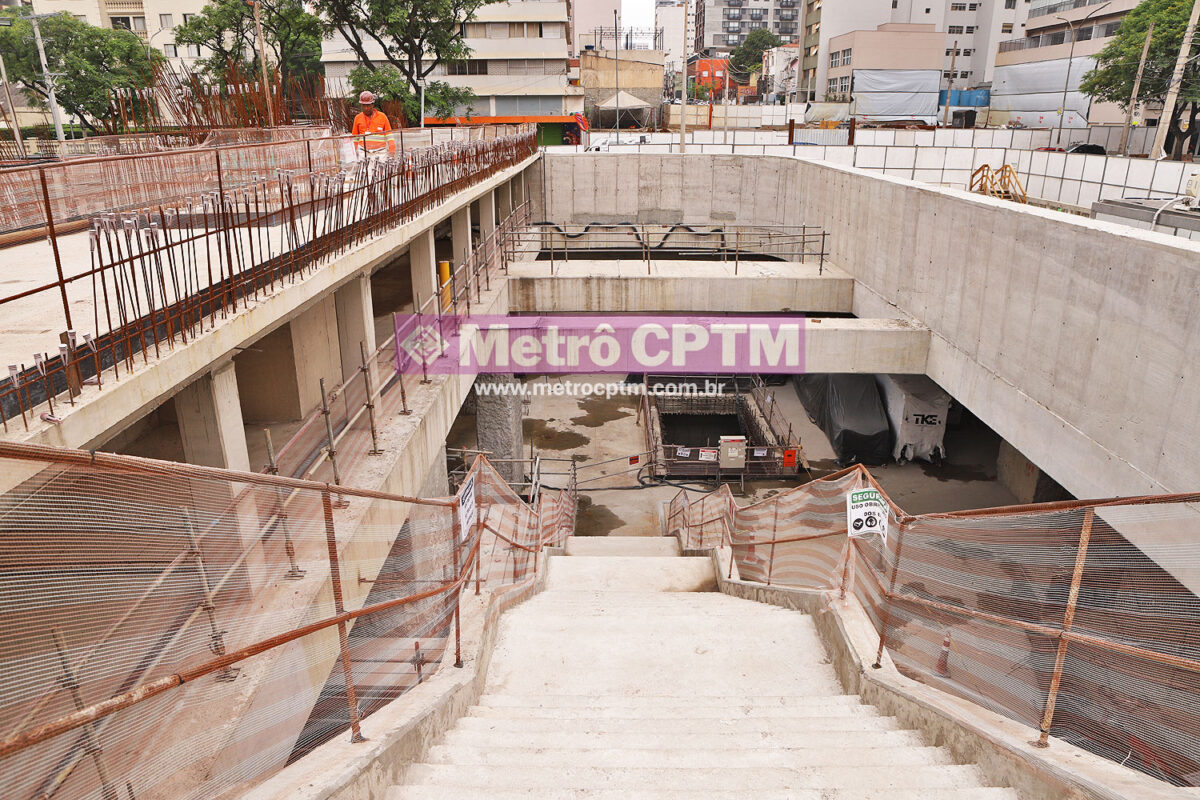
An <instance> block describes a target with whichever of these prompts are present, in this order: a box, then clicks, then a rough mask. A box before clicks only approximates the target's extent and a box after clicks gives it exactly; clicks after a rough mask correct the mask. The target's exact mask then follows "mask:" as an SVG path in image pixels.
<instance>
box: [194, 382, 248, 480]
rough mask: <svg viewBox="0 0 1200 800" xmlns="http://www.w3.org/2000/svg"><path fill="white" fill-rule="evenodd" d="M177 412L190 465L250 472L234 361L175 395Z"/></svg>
mask: <svg viewBox="0 0 1200 800" xmlns="http://www.w3.org/2000/svg"><path fill="white" fill-rule="evenodd" d="M175 413H176V416H177V417H178V420H179V436H180V438H181V439H182V440H183V453H184V457H185V458H186V459H187V462H188V463H189V464H200V465H201V466H206V467H223V468H225V469H237V470H244V471H249V469H250V455H249V453H248V452H247V450H246V431H245V428H244V427H243V425H242V406H241V402H240V401H239V399H238V386H237V375H236V373H235V372H234V366H233V362H232V361H229V362H226V363H224V364H222V365H220V366H218V367H216V368H214V369H213V370H212V372H210V373H208V374H207V375H203V376H201V377H200V378H199V379H197V380H195V381H193V382H192V383H190V384H188V385H187V386H186V387H184V388H183V390H182V391H180V392H179V394H177V395H175Z"/></svg>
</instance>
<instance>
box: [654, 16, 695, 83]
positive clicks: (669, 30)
mask: <svg viewBox="0 0 1200 800" xmlns="http://www.w3.org/2000/svg"><path fill="white" fill-rule="evenodd" d="M685 17H686V21H687V22H686V24H687V30H686V31H685V30H684V19H685ZM654 27H656V28H660V29H662V32H663V46H662V47H663V51H664V52H665V53H666V62H665V63H666V67H667V69H668V70H675V71H679V70H682V69H683V61H684V58H685V56H684V41H685V37H686V41H687V42H688V43H689V44H690V43H691V42H693V41H695V39H696V18H695V15H694V14H689V13H687V6H686V4H685V3H684V0H657V2H656V3H655V5H654Z"/></svg>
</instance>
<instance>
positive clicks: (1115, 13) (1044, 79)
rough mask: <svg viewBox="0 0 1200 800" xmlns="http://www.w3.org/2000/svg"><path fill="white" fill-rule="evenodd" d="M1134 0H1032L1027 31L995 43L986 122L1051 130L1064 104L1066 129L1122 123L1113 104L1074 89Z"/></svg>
mask: <svg viewBox="0 0 1200 800" xmlns="http://www.w3.org/2000/svg"><path fill="white" fill-rule="evenodd" d="M1138 2H1139V0H1110V1H1109V2H1108V3H1106V4H1103V5H1102V4H1101V3H1102V0H1099V1H1098V0H1088V2H1087V3H1086V4H1084V5H1080V4H1079V2H1078V0H1072V2H1069V3H1063V2H1058V0H1053V1H1052V0H1033V2H1032V3H1031V4H1030V7H1029V17H1028V19H1027V20H1026V23H1025V28H1024V32H1025V35H1024V36H1022V37H1020V38H1009V39H1006V40H1005V41H1002V42H1000V44H999V46H998V52H997V54H996V74H995V79H994V80H993V85H992V109H991V116H990V122H992V123H993V124H1004V123H1008V122H1011V123H1015V124H1021V125H1025V126H1027V127H1038V128H1046V127H1050V128H1053V127H1058V125H1059V122H1060V119H1059V117H1060V113H1059V109H1060V108H1062V109H1064V113H1063V114H1062V117H1063V119H1062V120H1061V122H1062V127H1064V128H1083V127H1087V126H1088V125H1116V124H1121V123H1123V122H1124V120H1125V114H1124V112H1123V111H1122V110H1121V108H1120V107H1119V106H1118V105H1117V104H1116V103H1092V102H1091V100H1090V98H1088V97H1086V96H1085V95H1083V94H1081V93H1080V92H1079V91H1078V89H1079V83H1080V81H1081V80H1082V78H1083V76H1084V74H1086V73H1087V72H1088V70H1090V69H1092V67H1094V66H1095V62H1096V60H1095V56H1096V54H1097V53H1099V52H1100V51H1101V50H1103V49H1104V46H1105V45H1107V44H1108V43H1109V42H1110V41H1111V40H1112V37H1113V36H1115V35H1116V33H1117V28H1118V27H1119V26H1120V24H1121V20H1122V19H1123V18H1124V16H1125V15H1126V14H1128V13H1129V12H1130V11H1131V10H1132V9H1133V8H1134V7H1135V6H1136V5H1137V4H1138ZM1073 6H1078V7H1073ZM1073 38H1074V40H1075V41H1074V54H1073V57H1072V47H1071V46H1072V39H1073ZM1068 64H1069V69H1068ZM1064 91H1065V93H1066V104H1065V106H1064V105H1063V93H1064ZM1152 116H1156V114H1152Z"/></svg>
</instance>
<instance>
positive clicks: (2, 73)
mask: <svg viewBox="0 0 1200 800" xmlns="http://www.w3.org/2000/svg"><path fill="white" fill-rule="evenodd" d="M0 81H4V94H5V96H6V97H8V110H9V113H11V114H12V132H13V141H15V142H16V144H17V155H19V156H20V157H21V158H25V157H26V155H25V142H24V141H23V140H22V139H21V125H20V124H19V123H18V122H17V106H16V104H15V103H13V99H12V87H10V86H9V83H8V70H6V69H5V68H4V58H3V57H2V56H0Z"/></svg>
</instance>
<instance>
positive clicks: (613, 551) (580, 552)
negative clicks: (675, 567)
mask: <svg viewBox="0 0 1200 800" xmlns="http://www.w3.org/2000/svg"><path fill="white" fill-rule="evenodd" d="M564 551H565V553H566V554H567V555H568V556H605V557H622V556H661V557H670V556H678V555H679V540H678V539H676V538H674V537H668V536H604V537H599V536H571V537H569V538H568V539H567V541H566V545H565V548H564Z"/></svg>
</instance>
